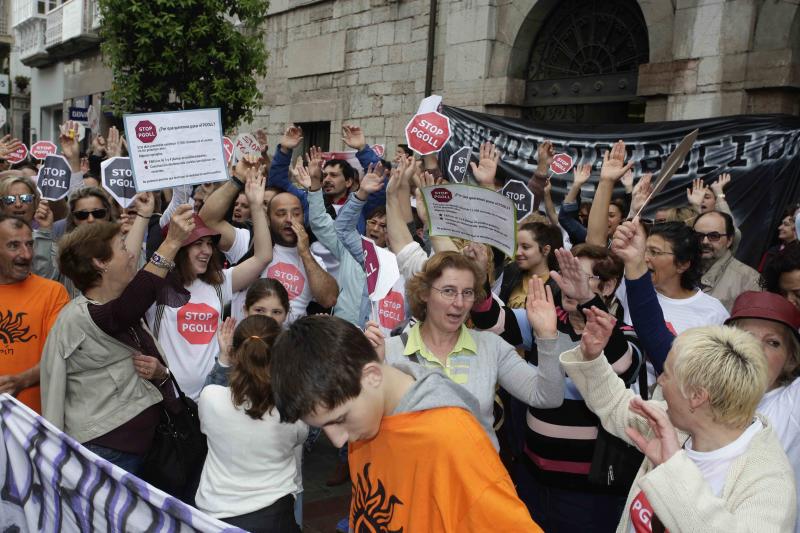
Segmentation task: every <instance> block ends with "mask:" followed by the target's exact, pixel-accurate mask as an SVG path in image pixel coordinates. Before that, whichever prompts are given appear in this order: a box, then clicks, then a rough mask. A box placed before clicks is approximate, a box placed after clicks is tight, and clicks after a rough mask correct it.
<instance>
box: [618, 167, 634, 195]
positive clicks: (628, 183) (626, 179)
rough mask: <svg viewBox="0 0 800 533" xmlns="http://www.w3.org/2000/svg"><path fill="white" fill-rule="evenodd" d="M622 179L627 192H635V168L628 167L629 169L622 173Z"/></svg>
mask: <svg viewBox="0 0 800 533" xmlns="http://www.w3.org/2000/svg"><path fill="white" fill-rule="evenodd" d="M620 181H621V182H622V185H623V186H624V187H625V192H626V193H628V194H631V193H632V192H633V170H631V169H628V171H627V172H626V173H625V174H623V175H622V179H621V180H620Z"/></svg>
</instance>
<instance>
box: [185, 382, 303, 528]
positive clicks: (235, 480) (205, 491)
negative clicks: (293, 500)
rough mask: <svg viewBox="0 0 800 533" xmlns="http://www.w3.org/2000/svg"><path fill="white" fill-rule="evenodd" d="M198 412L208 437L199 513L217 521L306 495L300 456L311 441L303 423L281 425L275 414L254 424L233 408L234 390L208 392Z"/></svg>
mask: <svg viewBox="0 0 800 533" xmlns="http://www.w3.org/2000/svg"><path fill="white" fill-rule="evenodd" d="M198 411H199V414H200V429H201V430H202V432H203V433H205V434H206V436H207V437H208V455H207V456H206V461H205V464H204V465H203V472H202V474H201V475H200V485H199V487H198V489H197V494H196V496H195V501H196V504H197V508H198V509H200V510H202V511H204V512H206V513H208V514H210V515H211V516H213V517H215V518H227V517H231V516H239V515H243V514H247V513H252V512H253V511H257V510H259V509H262V508H264V507H267V506H269V505H272V504H273V503H275V502H276V501H277V500H279V499H280V498H282V497H284V496H286V495H287V494H296V493H298V492H300V491H302V489H303V488H302V484H299V483H298V480H299V479H300V476H299V475H298V474H299V471H300V464H298V461H297V456H296V454H295V451H296V449H297V448H298V447H302V445H303V442H304V441H305V439H306V437H307V436H308V426H306V425H305V424H304V423H303V422H295V423H294V424H282V423H281V421H280V416H279V415H278V412H277V410H274V409H273V410H272V411H271V412H270V411H267V412H266V413H265V414H264V416H262V417H261V419H259V420H253V419H252V418H250V417H249V416H248V415H247V414H246V413H245V412H244V409H242V408H241V407H239V408H236V407H234V405H233V399H232V397H231V390H230V389H229V388H228V387H223V386H221V385H209V386H207V387H206V388H204V389H203V392H202V393H201V394H200V400H199V401H198Z"/></svg>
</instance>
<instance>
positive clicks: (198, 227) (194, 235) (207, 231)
mask: <svg viewBox="0 0 800 533" xmlns="http://www.w3.org/2000/svg"><path fill="white" fill-rule="evenodd" d="M192 218H193V219H194V229H193V230H192V232H191V233H190V234H189V236H188V237H186V239H184V241H183V242H182V243H181V248H183V247H184V246H189V245H190V244H192V243H193V242H194V241H196V240H198V239H202V238H203V237H209V236H211V237H217V239H214V241H215V242H216V241H218V240H219V237H220V232H218V231H216V230H213V229H211V228H209V227H208V226H206V223H205V222H203V219H202V218H200V215H198V214H197V213H194V214H193V215H192ZM168 231H169V225H166V226H164V227H163V228H161V237H162V238H166V236H167V232H168Z"/></svg>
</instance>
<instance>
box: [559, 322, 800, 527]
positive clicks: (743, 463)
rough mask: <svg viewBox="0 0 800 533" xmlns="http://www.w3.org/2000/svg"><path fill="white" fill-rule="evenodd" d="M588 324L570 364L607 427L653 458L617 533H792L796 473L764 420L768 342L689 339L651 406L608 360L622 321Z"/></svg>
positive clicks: (744, 336)
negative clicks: (607, 349) (615, 327)
mask: <svg viewBox="0 0 800 533" xmlns="http://www.w3.org/2000/svg"><path fill="white" fill-rule="evenodd" d="M587 315H588V316H587V326H586V329H585V330H584V333H583V337H582V340H581V345H580V346H579V347H577V348H575V349H573V350H570V351H567V352H564V353H563V354H561V358H560V359H561V364H562V366H563V367H564V369H565V370H566V372H567V374H569V376H570V377H571V378H572V380H573V381H574V382H575V384H576V386H577V387H578V389H579V390H580V392H581V394H582V395H583V397H584V399H585V400H586V403H587V404H588V406H589V408H590V409H592V411H594V412H595V414H597V416H598V417H599V418H600V420H601V422H602V424H603V427H605V428H606V430H608V431H609V432H610V433H612V434H614V435H615V436H617V437H619V438H621V439H623V440H625V441H626V442H628V443H631V444H635V445H636V446H637V447H638V448H639V449H640V450H641V451H642V452H643V453H644V454H645V456H646V459H645V460H644V462H643V463H642V466H641V468H640V470H639V473H638V474H637V477H636V480H635V481H634V483H633V486H632V487H631V491H630V493H629V494H628V501H627V504H626V509H625V511H624V513H623V515H622V520H621V521H620V524H619V526H618V527H617V533H629V532H635V533H641V532H649V531H664V530H665V529H666V530H667V531H669V532H670V533H679V532H690V531H715V532H717V531H720V532H725V533H732V532H740V531H741V532H744V531H751V532H755V531H758V532H759V533H768V532H776V533H777V532H787V531H792V530H793V529H794V527H795V519H796V515H797V497H796V492H795V479H794V474H793V471H792V468H791V466H790V464H789V460H788V458H787V457H786V454H785V453H784V451H783V448H782V447H781V444H780V442H779V441H778V438H777V437H776V435H775V433H774V432H773V430H772V428H771V427H770V423H769V422H767V420H766V419H765V418H764V417H761V416H760V415H757V414H756V412H755V410H756V406H757V405H758V403H759V401H760V400H761V397H762V396H763V394H764V391H765V390H766V387H767V381H768V377H767V365H766V360H765V358H764V355H763V351H762V348H761V345H760V343H759V342H758V341H757V340H756V339H755V338H754V337H753V336H751V335H750V334H748V333H746V332H743V331H740V330H737V329H735V328H731V327H726V326H710V327H703V328H693V329H690V330H687V331H685V332H684V333H682V334H681V335H679V336H678V337H677V338H676V339H675V342H674V343H673V345H672V349H671V350H670V352H669V355H668V357H667V361H666V364H665V366H664V372H663V373H662V374H661V375H660V376H659V378H658V387H657V388H656V390H655V393H654V397H655V398H663V400H651V401H648V402H645V401H643V400H642V399H641V398H639V397H638V396H635V395H634V393H633V392H632V391H630V390H629V389H626V388H625V385H624V384H623V383H622V381H620V379H619V378H618V376H617V375H616V374H615V373H614V371H613V369H612V368H611V366H610V365H609V364H608V362H607V361H606V359H605V358H603V357H600V355H601V353H602V347H603V346H604V345H605V343H606V341H607V338H608V335H609V334H610V332H611V326H612V324H613V321H614V318H613V317H611V316H610V315H607V314H605V313H602V312H601V311H599V310H597V309H596V308H592V309H591V310H589V311H588V312H587Z"/></svg>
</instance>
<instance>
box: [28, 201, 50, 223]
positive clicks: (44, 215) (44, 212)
mask: <svg viewBox="0 0 800 533" xmlns="http://www.w3.org/2000/svg"><path fill="white" fill-rule="evenodd" d="M33 219H34V220H35V221H36V222H38V223H39V229H50V228H52V227H53V212H52V211H51V210H50V206H49V205H48V203H47V200H41V201H40V202H39V206H38V207H37V208H36V212H35V213H34V214H33Z"/></svg>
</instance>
